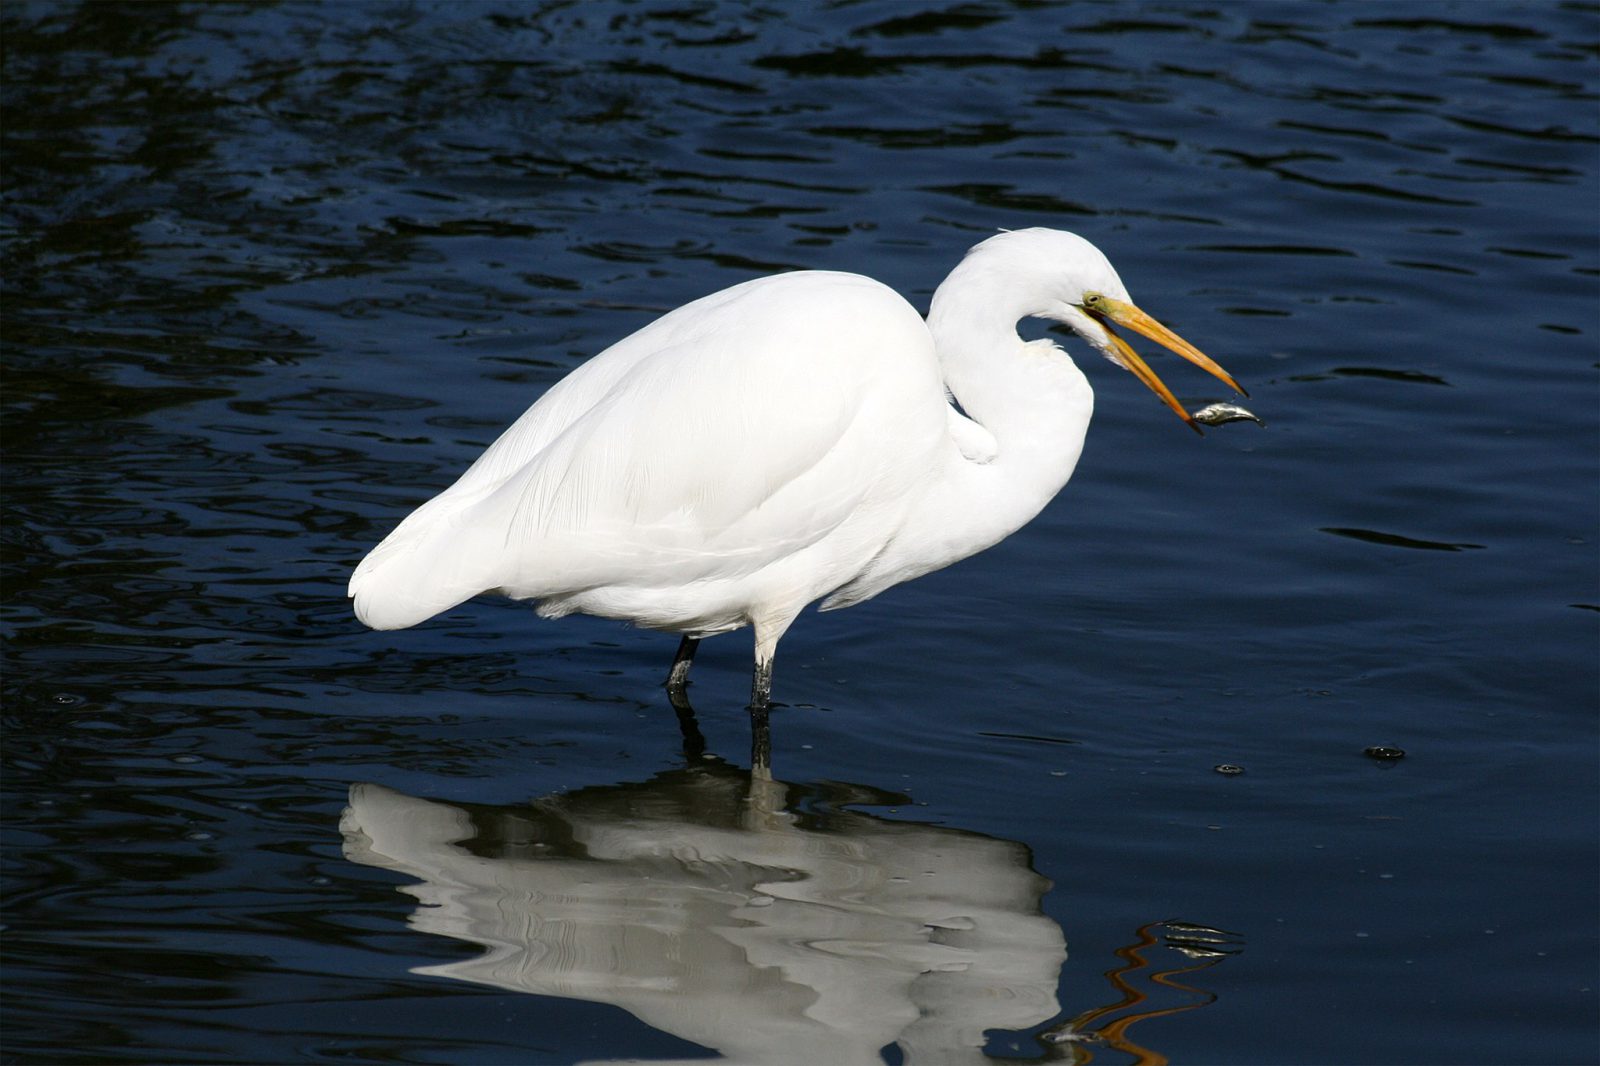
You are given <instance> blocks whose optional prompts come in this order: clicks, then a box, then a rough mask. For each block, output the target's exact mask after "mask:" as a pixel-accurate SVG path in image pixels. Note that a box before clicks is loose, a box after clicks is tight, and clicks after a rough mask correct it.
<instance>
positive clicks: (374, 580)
mask: <svg viewBox="0 0 1600 1066" xmlns="http://www.w3.org/2000/svg"><path fill="white" fill-rule="evenodd" d="M423 517H424V516H423V515H422V514H421V512H420V511H419V512H418V513H417V514H415V515H412V516H411V518H410V519H407V520H406V521H405V522H403V523H401V525H400V528H398V529H396V530H395V531H394V532H393V533H391V534H389V536H388V537H386V538H385V539H384V541H383V543H381V544H379V545H378V546H377V547H376V548H374V549H372V551H371V553H369V554H368V555H367V557H366V558H365V559H363V560H361V565H359V566H357V567H356V569H355V573H353V574H352V575H351V576H350V588H349V593H348V595H349V596H350V598H351V599H353V600H354V601H355V612H356V617H357V618H359V619H361V621H362V622H363V623H365V624H366V625H368V626H370V627H372V628H373V629H405V628H406V627H407V626H414V625H416V624H417V623H419V622H425V621H427V620H428V619H429V618H432V617H433V616H434V615H436V614H438V613H439V612H441V611H447V610H449V609H450V608H452V607H454V606H455V605H456V604H458V603H463V602H465V601H466V600H469V599H471V598H472V597H474V596H476V595H478V594H479V593H480V592H487V591H489V590H490V589H493V588H496V587H498V586H499V584H500V582H499V581H498V580H497V579H496V575H495V568H496V564H497V561H498V560H499V558H500V555H501V548H502V545H501V543H500V541H499V540H498V539H497V538H495V537H493V536H492V535H491V534H490V533H488V531H487V530H486V529H484V528H483V527H482V526H481V525H475V524H471V523H462V522H454V521H450V520H449V519H448V517H447V518H445V519H444V520H434V521H426V520H425V521H423V522H417V521H415V519H418V518H423ZM427 517H430V518H431V517H432V516H427Z"/></svg>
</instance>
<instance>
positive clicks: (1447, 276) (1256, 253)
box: [0, 0, 1600, 1063]
mask: <svg viewBox="0 0 1600 1066" xmlns="http://www.w3.org/2000/svg"><path fill="white" fill-rule="evenodd" d="M0 47H3V49H4V60H3V66H4V95H3V105H4V115H3V127H4V169H5V181H4V200H5V222H4V227H5V228H4V231H3V237H0V270H3V275H4V279H5V282H4V290H3V300H4V303H3V318H4V321H3V329H4V358H3V368H4V390H3V397H0V400H3V403H4V421H3V431H4V470H3V476H4V507H5V521H4V526H3V539H4V544H5V556H4V563H5V572H4V588H3V592H4V605H5V618H4V635H5V662H4V668H5V669H4V682H3V684H4V689H3V695H4V713H5V727H6V732H5V738H4V749H3V751H4V790H5V838H4V845H5V846H4V862H5V932H4V951H5V955H4V963H5V966H4V981H5V996H4V1001H3V1007H4V1015H3V1018H0V1022H3V1028H0V1047H3V1050H4V1055H5V1058H6V1059H7V1060H8V1061H17V1062H51V1061H54V1062H80V1061H105V1062H148V1063H167V1062H298V1061H307V1060H340V1061H347V1062H348V1061H355V1062H374V1061H384V1062H439V1063H464V1062H482V1063H509V1062H535V1061H537V1062H576V1061H589V1060H597V1059H598V1060H612V1059H675V1060H676V1059H689V1058H701V1057H706V1056H711V1055H714V1054H717V1053H722V1054H725V1055H726V1056H728V1057H729V1058H732V1059H735V1060H738V1061H791V1062H845V1061H859V1060H867V1061H875V1060H877V1059H879V1058H880V1057H881V1058H882V1059H883V1060H884V1061H888V1062H902V1061H905V1062H953V1061H971V1060H974V1059H976V1058H981V1057H982V1056H985V1055H986V1056H989V1057H994V1058H1023V1059H1043V1058H1057V1059H1062V1058H1064V1059H1067V1060H1069V1061H1088V1060H1089V1059H1090V1058H1092V1059H1093V1060H1094V1061H1096V1062H1100V1063H1118V1062H1147V1063H1153V1062H1160V1061H1167V1060H1170V1061H1173V1062H1229V1063H1242V1062H1273V1063H1282V1062H1316V1063H1335V1062H1338V1063H1347V1062H1383V1063H1390V1062H1393V1063H1400V1062H1404V1063H1451V1062H1461V1061H1483V1062H1537V1063H1551V1062H1587V1061H1593V1060H1594V1058H1595V1057H1596V1055H1597V1053H1600V1046H1597V1044H1600V1035H1597V1034H1600V1021H1597V1018H1600V1011H1597V1004H1596V987H1597V981H1600V976H1597V969H1600V945H1597V941H1600V937H1597V914H1600V887H1597V882H1600V874H1597V870H1600V861H1597V838H1600V824H1597V823H1600V813H1597V812H1600V802H1597V801H1600V758H1597V756H1600V744H1597V720H1600V654H1597V649H1600V642H1597V637H1600V613H1597V610H1600V590H1597V571H1600V563H1597V552H1596V544H1597V539H1600V529H1597V492H1596V489H1597V484H1600V432H1597V426H1600V404H1597V400H1600V390H1597V368H1600V349H1597V347H1596V337H1597V335H1600V241H1597V234H1600V196H1597V192H1600V107H1597V99H1600V93H1597V83H1600V9H1597V8H1596V7H1595V5H1593V4H1577V3H1573V4H1555V3H1546V4H1532V5H1528V4H1515V5H1513V4H1493V3H1458V4H1450V3H1425V4H1424V3H1417V4H1406V3H1386V4H1381V5H1380V4H1342V5H1324V4H1293V3H1265V2H1263V3H1252V4H1227V5H1219V4H1208V3H1182V2H1178V3H1162V4H1149V5H1110V4H1106V5H1101V4H1083V5H1078V4H1072V5H1033V4H1020V3H1019V4H998V3H993V4H983V3H978V4H964V5H944V4H937V3H922V2H916V3H913V2H896V3H855V4H839V5H831V6H821V5H818V6H812V5H789V4H773V5H766V6H761V7H743V6H713V5H710V4H700V3H687V2H686V3H642V4H612V3H606V2H599V0H594V2H586V3H581V4H559V3H551V4H539V5H503V6H494V5H488V4H473V5H438V6H430V5H404V6H402V5H381V6H359V5H345V4H339V5H243V6H229V7H212V6H156V5H131V6H122V5H113V4H91V5H75V4H43V5H26V4H7V5H6V6H5V7H4V8H3V9H0ZM1038 225H1043V226H1054V227H1059V228H1065V229H1072V230H1075V231H1077V232H1079V233H1081V234H1083V235H1085V236H1086V237H1088V238H1089V239H1091V240H1093V241H1094V242H1095V243H1097V244H1098V245H1100V246H1101V247H1102V248H1103V249H1104V250H1105V251H1106V252H1107V253H1108V254H1109V255H1110V257H1111V259H1112V261H1113V262H1114V263H1116V264H1117V266H1118V268H1119V270H1120V272H1121V274H1122V276H1123V278H1124V280H1125V281H1126V282H1127V283H1128V286H1129V288H1130V290H1131V291H1132V292H1133V294H1134V296H1135V298H1136V299H1137V300H1138V301H1139V302H1140V304H1141V305H1143V306H1145V307H1146V308H1147V309H1149V310H1151V311H1152V312H1153V313H1155V314H1157V315H1158V316H1160V317H1162V318H1163V319H1164V320H1165V321H1167V322H1169V323H1170V324H1171V325H1173V326H1174V328H1176V329H1177V330H1178V331H1179V332H1181V333H1182V334H1183V335H1184V336H1186V337H1187V338H1189V339H1190V340H1192V341H1194V342H1195V343H1196V344H1197V345H1198V346H1199V347H1201V348H1202V349H1204V350H1205V351H1207V352H1208V353H1209V354H1211V355H1213V356H1215V357H1216V358H1217V359H1218V360H1219V361H1221V362H1222V363H1223V365H1225V366H1226V367H1227V368H1228V369H1229V370H1230V371H1232V372H1233V373H1234V374H1235V375H1236V376H1237V377H1238V378H1239V379H1240V380H1241V381H1242V382H1244V383H1245V385H1246V386H1247V387H1248V388H1249V389H1250V390H1251V393H1252V400H1251V401H1250V407H1251V408H1252V409H1253V410H1254V411H1255V412H1256V413H1258V414H1259V415H1261V416H1262V417H1263V418H1264V419H1265V420H1266V423H1267V425H1266V427H1265V428H1260V427H1257V426H1255V425H1252V424H1248V423H1240V424H1234V425H1228V426H1223V427H1219V428H1218V429H1215V430H1212V431H1211V432H1209V433H1208V435H1207V436H1206V439H1204V440H1199V439H1197V438H1195V437H1194V436H1193V434H1191V433H1189V432H1188V431H1187V430H1186V429H1184V428H1183V427H1182V426H1181V425H1180V424H1179V423H1178V421H1177V420H1176V419H1174V418H1173V417H1172V416H1171V415H1170V413H1168V412H1166V411H1164V410H1163V409H1162V408H1161V407H1160V405H1159V404H1157V403H1156V402H1155V401H1154V400H1153V399H1152V398H1151V397H1150V396H1149V395H1148V393H1146V392H1145V391H1144V390H1143V389H1142V388H1141V387H1140V386H1139V385H1138V383H1137V382H1136V381H1134V380H1133V379H1132V378H1131V377H1130V376H1129V375H1126V374H1123V373H1120V372H1119V371H1117V370H1116V369H1115V368H1113V367H1111V366H1109V365H1107V364H1105V363H1104V361H1103V360H1099V359H1084V360H1082V361H1083V362H1084V364H1085V367H1086V370H1087V372H1088V373H1089V374H1090V376H1091V379H1092V381H1093V383H1094V384H1095V387H1096V389H1097V390H1098V397H1099V402H1098V410H1097V414H1096V420H1095V424H1094V427H1093V429H1092V431H1091V433H1090V439H1089V443H1088V447H1087V449H1086V452H1085V457H1084V460H1083V462H1082V464H1081V465H1080V467H1079V469H1078V472H1077V474H1076V476H1075V477H1074V479H1073V481H1072V483H1071V484H1070V485H1069V486H1068V487H1067V489H1066V491H1065V492H1063V494H1062V495H1061V496H1060V498H1058V499H1057V500H1056V501H1055V502H1054V503H1053V504H1052V505H1051V506H1050V507H1049V508H1048V509H1047V510H1046V511H1045V513H1044V514H1043V515H1042V516H1041V517H1040V518H1039V519H1038V520H1037V521H1035V522H1034V523H1033V524H1031V525H1030V526H1028V527H1027V528H1026V529H1024V530H1023V531H1022V532H1020V533H1018V534H1016V535H1015V536H1013V537H1012V538H1011V539H1009V540H1007V541H1006V542H1004V543H1003V544H1001V545H1000V546H999V547H997V548H995V549H993V550H991V551H989V552H987V553H985V554H983V555H981V556H978V557H976V558H974V559H972V560H969V561H967V562H964V563H962V564H959V565H957V566H955V567H953V568H951V569H949V570H947V571H944V572H941V573H939V574H935V575H932V576H930V577H927V578H925V579H922V580H920V581H918V582H915V583H913V584H910V585H907V586H904V587H901V588H899V589H896V590H893V591H891V592H890V593H888V594H886V595H884V596H882V597H881V598H879V599H877V600H875V601H872V602H871V603H868V604H865V605H863V606H860V607H857V608H854V609H852V610H849V611H845V612H840V613H836V614H829V615H822V616H818V615H805V616H802V618H801V619H800V621H799V622H798V623H797V624H796V626H795V628H794V629H793V630H792V631H791V633H790V635H789V636H788V637H787V638H786V639H785V641H784V644H783V654H782V656H781V657H780V659H779V667H778V677H777V694H778V698H779V699H780V700H781V701H782V702H783V704H784V706H783V707H781V708H779V709H778V710H777V711H776V712H775V713H774V715H773V723H772V725H773V735H772V739H773V774H774V776H775V778H776V781H775V782H773V783H764V782H761V781H758V780H752V778H751V777H750V775H749V773H748V765H749V763H748V743H749V739H748V736H749V735H748V724H747V718H746V715H745V713H744V710H743V703H744V697H745V694H746V692H747V685H748V674H747V670H748V657H749V645H748V640H747V637H746V636H745V635H743V634H741V635H735V636H729V637H723V638H720V639H718V640H714V641H711V642H709V643H708V644H706V645H705V646H704V648H703V649H702V651H701V655H700V659H699V661H698V663H697V666H696V685H695V688H694V690H693V695H694V701H695V709H696V711H697V716H696V719H695V721H694V723H693V728H692V729H691V730H690V731H689V735H688V739H687V740H686V737H685V732H684V731H683V730H682V729H680V723H679V720H678V718H677V716H676V715H675V714H674V713H673V710H672V709H671V707H670V706H669V705H668V703H667V701H666V699H665V696H664V694H663V693H662V692H661V690H660V688H659V684H660V681H661V678H662V676H663V674H664V671H665V669H666V666H667V663H668V662H669V661H670V657H671V654H672V650H673V646H674V639H673V638H671V637H667V636H662V635H659V634H652V633H648V632H641V631H635V630H629V629H626V628H623V627H620V626H618V625H616V624H613V623H607V622H600V621H594V620H583V619H569V620H566V621H563V622H560V623H551V622H542V621H540V620H538V619H537V618H535V617H534V616H533V615H532V612H530V611H528V610H527V609H526V608H521V607H517V606H514V605H510V604H506V603H494V602H483V603H473V604H471V605H468V606H466V607H463V608H461V609H459V610H456V611H453V612H451V613H450V614H448V615H446V616H444V617H442V618H440V619H438V620H436V621H434V622H431V623H429V624H427V625H425V626H422V627H420V628H418V629H415V630H411V631H406V632H399V633H372V632H368V631H366V630H364V629H362V628H361V627H360V626H359V625H358V624H357V623H356V622H355V620H354V619H353V617H352V616H351V614H350V612H349V609H348V605H347V603H346V601H345V599H344V585H345V581H346V579H347V577H348V574H349V571H350V569H351V568H352V567H353V566H354V564H355V563H356V562H357V561H358V560H359V559H360V558H361V556H362V555H363V554H364V553H365V551H366V550H367V549H368V548H369V547H370V546H371V545H372V544H374V543H375V542H376V541H377V540H378V539H379V538H380V537H381V536H382V535H383V534H384V533H385V532H386V531H387V530H388V529H389V528H391V527H392V526H393V524H394V523H395V522H396V521H397V520H398V519H399V518H400V517H402V516H403V515H404V514H406V513H407V512H408V511H409V510H410V509H411V508H412V507H414V506H415V505H416V504H417V503H418V502H420V501H421V500H422V499H424V498H426V497H427V496H429V495H430V494H432V493H433V492H435V491H436V490H438V489H439V488H441V487H443V486H444V485H446V484H447V483H449V482H450V481H451V480H452V479H453V478H454V477H455V475H456V474H457V473H458V472H459V471H460V470H461V469H463V468H464V467H465V466H466V465H467V464H468V463H469V462H470V461H471V459H472V458H473V457H474V456H475V455H476V454H477V452H478V451H479V450H480V449H481V448H482V447H483V446H484V445H485V444H486V443H488V441H490V440H491V439H492V438H493V437H494V436H495V435H496V433H497V432H498V431H499V429H500V428H501V427H503V426H504V425H505V424H507V423H508V422H509V421H510V420H511V419H512V418H513V417H515V415H516V414H518V413H519V412H520V411H521V410H522V409H523V408H524V407H525V406H526V405H527V404H528V403H530V402H531V401H532V400H533V399H534V398H535V397H537V396H538V395H539V394H540V393H541V391H542V390H543V389H545V388H547V387H548V386H549V385H550V384H551V383H553V382H554V381H556V380H557V379H558V378H559V377H560V376H561V375H562V374H563V373H565V372H566V371H567V370H569V369H571V368H572V367H574V366H577V365H578V364H579V363H581V362H582V360H583V359H584V358H585V357H586V356H588V355H590V354H593V353H594V352H596V351H598V350H600V349H601V348H603V347H605V346H606V345H607V344H609V343H611V342H612V341H613V340H615V339H617V338H619V337H621V336H623V335H624V334H626V333H627V332H629V331H631V330H633V329H635V328H637V327H639V326H641V325H643V324H644V323H646V322H647V321H649V320H650V319H651V318H652V317H653V316H655V315H656V314H658V313H660V312H661V311H664V310H667V309H670V308H672V307H676V306H678V305H679V304H681V303H683V302H685V301H687V300H690V299H693V298H695V297H697V296H699V295H702V294H704V293H706V292H709V291H712V290H715V289H717V288H720V287H723V286H726V285H729V284H733V283H736V282H739V281H743V280H745V279H747V278H750V277H754V276H757V275H760V274H764V273H768V272H771V271H775V270H782V269H788V268H794V267H823V268H833V269H847V270H858V271H861V272H864V273H868V274H871V275H873V276H875V277H878V278H880V279H882V280H884V281H886V282H888V283H889V284H891V285H894V286H895V287H897V288H899V289H900V290H901V291H902V292H904V293H906V294H907V296H908V297H909V298H910V299H911V300H912V302H913V303H915V304H917V305H919V306H925V305H926V300H927V297H928V295H929V293H930V292H931V291H932V289H933V287H934V285H936V284H937V283H938V281H939V280H940V279H941V278H942V277H943V276H944V274H945V272H946V271H947V270H948V269H949V268H950V267H951V266H952V265H953V264H954V263H955V262H956V260H957V259H958V257H959V256H960V255H961V253H962V252H963V251H964V250H965V249H966V248H967V247H968V246H969V245H971V244H973V243H975V242H976V241H978V240H980V239H981V238H982V237H983V236H985V235H987V234H989V233H991V232H993V231H994V230H995V229H997V228H1000V227H1012V228H1014V227H1022V226H1038ZM1144 347H1145V350H1146V351H1147V352H1149V351H1150V348H1151V346H1144ZM1080 354H1081V353H1080ZM1151 354H1152V355H1153V354H1154V353H1151ZM1154 366H1155V367H1156V369H1157V371H1158V372H1159V373H1161V374H1162V375H1163V376H1164V377H1165V378H1166V380H1167V381H1168V383H1169V384H1170V385H1172V386H1173V388H1174V389H1175V390H1176V391H1177V392H1178V394H1179V396H1180V397H1182V398H1183V399H1184V400H1185V401H1186V402H1187V403H1189V404H1190V405H1191V406H1196V405H1198V404H1199V403H1202V402H1207V401H1210V400H1215V399H1221V398H1223V397H1222V396H1221V395H1220V392H1219V390H1218V387H1217V386H1216V385H1215V384H1214V383H1212V382H1211V381H1210V379H1209V378H1206V377H1205V376H1204V375H1202V374H1200V373H1199V372H1198V371H1195V370H1194V369H1193V368H1191V367H1188V366H1186V365H1185V364H1182V363H1181V362H1180V361H1179V360H1176V359H1173V358H1170V357H1169V358H1155V359H1154ZM694 729H697V730H698V731H699V733H700V735H701V736H702V737H703V743H704V747H705V750H704V752H701V751H700V750H699V745H698V744H697V743H696V742H695V740H694V735H693V730H694ZM1379 745H1386V746H1392V747H1396V748H1400V749H1403V750H1404V751H1405V756H1404V758H1401V759H1399V760H1380V759H1375V758H1373V757H1370V756H1368V755H1366V754H1364V751H1365V749H1367V748H1369V747H1373V746H1379ZM1222 764H1228V765H1235V766H1238V767H1242V768H1243V771H1244V772H1243V773H1242V774H1237V775H1224V774H1221V773H1218V772H1216V771H1215V770H1214V767H1216V766H1218V765H1222ZM353 785H357V786H360V787H358V788H357V789H356V790H355V792H354V793H353V794H352V786H353ZM347 808H348V809H347Z"/></svg>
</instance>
